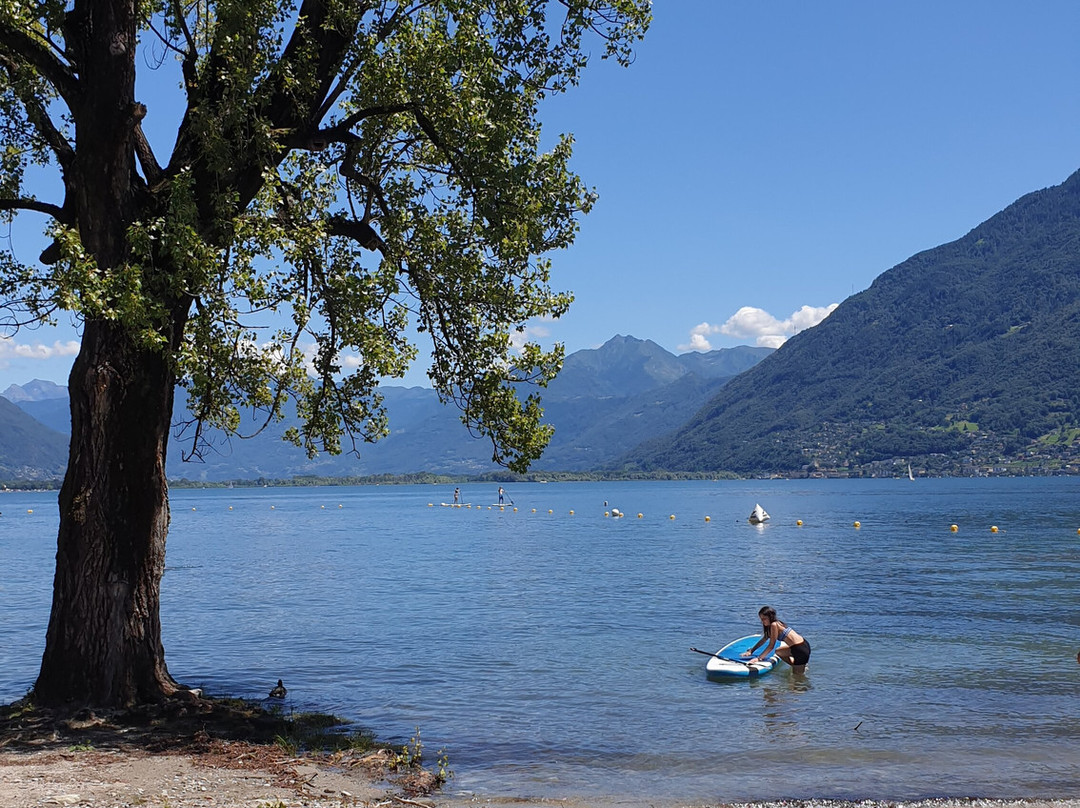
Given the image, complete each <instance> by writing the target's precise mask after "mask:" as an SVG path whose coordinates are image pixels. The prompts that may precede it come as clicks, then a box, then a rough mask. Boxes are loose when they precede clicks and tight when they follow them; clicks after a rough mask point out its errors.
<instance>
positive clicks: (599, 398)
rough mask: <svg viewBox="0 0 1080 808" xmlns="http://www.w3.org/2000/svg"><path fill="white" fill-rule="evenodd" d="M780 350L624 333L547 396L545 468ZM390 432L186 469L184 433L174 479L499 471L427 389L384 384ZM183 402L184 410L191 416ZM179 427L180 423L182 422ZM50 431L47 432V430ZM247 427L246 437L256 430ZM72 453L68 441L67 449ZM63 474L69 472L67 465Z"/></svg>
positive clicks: (592, 450)
mask: <svg viewBox="0 0 1080 808" xmlns="http://www.w3.org/2000/svg"><path fill="white" fill-rule="evenodd" d="M770 353H772V349H770V348H750V347H746V346H742V347H738V348H729V349H722V350H717V351H711V352H709V353H706V354H683V355H681V356H675V355H674V354H671V353H669V352H668V351H666V350H664V349H663V348H661V347H660V346H659V345H657V344H656V343H654V342H651V341H649V340H640V339H635V338H634V337H628V336H617V337H614V338H613V339H611V340H609V341H608V342H607V343H605V344H604V345H603V346H601V347H600V348H597V349H591V350H585V351H578V352H576V353H573V354H570V355H569V356H567V357H566V359H565V362H564V368H563V372H562V373H561V374H560V375H559V377H558V378H557V379H556V380H555V381H553V382H552V383H551V385H549V387H548V388H547V389H546V390H543V391H541V395H542V396H543V399H544V409H545V421H546V422H548V423H552V424H554V426H555V429H556V431H555V436H554V438H553V439H552V441H551V444H550V446H549V447H548V450H547V452H545V454H544V456H543V457H542V458H541V460H540V461H539V462H537V463H536V464H534V466H535V467H536V468H538V469H546V470H553V471H588V470H593V469H597V468H599V467H601V466H603V465H604V464H607V463H610V462H611V461H613V460H614V459H615V458H616V457H618V456H620V455H622V454H624V453H625V452H627V451H629V450H630V449H631V448H632V447H634V446H635V445H637V444H639V443H640V442H641V441H643V440H646V439H648V438H650V437H653V436H655V435H657V434H659V433H661V432H665V431H667V430H668V429H670V427H671V424H675V423H682V422H684V421H685V420H686V419H688V418H689V417H690V416H691V415H692V414H693V413H694V412H696V411H697V410H698V409H699V408H700V407H701V406H702V405H703V404H704V403H705V402H706V401H708V400H709V398H710V397H711V396H712V395H713V394H714V393H715V392H716V391H717V390H719V389H720V387H721V386H722V385H723V384H724V383H725V382H726V381H727V380H728V379H729V378H730V377H731V376H734V375H735V374H737V373H739V372H741V371H743V370H745V369H746V368H749V367H752V366H753V365H754V364H756V363H757V362H759V361H760V360H761V359H762V358H763V357H765V356H768V355H769V354H770ZM53 387H54V388H55V389H50V388H49V387H47V386H39V385H36V383H35V384H34V385H22V386H18V385H13V386H12V387H11V388H8V390H7V391H5V393H4V396H5V397H7V398H9V399H12V398H13V399H17V400H18V401H19V407H21V408H22V409H23V410H25V412H26V413H28V414H30V415H33V416H34V417H35V418H36V419H37V420H38V421H40V422H41V424H42V425H44V426H49V427H52V428H53V429H55V430H58V431H62V432H64V433H65V434H66V433H67V432H68V431H69V430H70V416H69V411H68V403H67V399H66V398H58V397H56V394H57V391H60V392H59V395H60V396H66V392H67V391H66V388H63V387H57V386H55V385H53ZM381 392H382V393H383V395H384V396H385V403H386V407H387V412H388V414H389V419H390V435H388V436H387V437H386V438H384V439H383V440H381V441H379V442H378V443H375V444H363V445H361V446H359V447H358V448H359V450H360V456H359V457H356V456H354V455H352V454H343V455H339V456H337V457H332V456H329V455H319V456H318V457H316V458H313V459H308V458H307V457H306V455H305V454H304V453H303V452H302V451H301V450H300V449H297V448H296V447H294V446H292V445H291V444H289V443H286V442H285V441H283V440H281V439H280V434H281V429H280V428H273V429H268V430H267V432H266V433H265V434H261V435H258V436H257V437H254V438H251V439H240V438H231V439H226V438H225V436H224V435H220V434H219V435H217V436H216V437H215V436H214V435H211V436H210V441H211V443H212V448H211V449H210V451H208V452H206V453H205V454H204V456H203V458H202V460H201V461H194V462H182V455H183V454H184V453H185V452H190V449H191V447H190V444H189V443H188V442H187V441H185V435H184V433H182V432H179V433H176V432H174V434H173V435H172V436H171V437H170V443H169V458H168V464H167V468H168V473H169V476H170V478H174V479H175V478H181V477H182V478H187V479H190V480H202V481H221V480H230V479H259V478H268V479H279V478H289V477H294V476H303V475H316V476H332V477H339V476H350V475H375V474H409V473H414V472H421V471H432V472H440V473H449V474H479V473H483V472H487V471H492V470H496V469H497V468H499V467H497V466H495V465H494V464H493V463H492V462H491V447H490V444H489V443H488V442H487V441H485V440H476V439H474V438H472V437H471V436H470V435H469V434H468V432H467V431H466V430H465V428H464V426H462V424H461V421H460V419H459V417H458V412H457V410H456V409H454V408H452V407H446V406H443V405H442V404H441V403H440V402H439V400H438V397H437V396H436V394H435V392H434V391H433V390H431V389H428V388H421V387H395V386H390V387H383V388H381ZM182 405H183V401H182V398H181V399H178V401H177V406H176V411H177V412H178V413H182V412H184V409H183V406H182ZM178 420H179V419H178ZM44 426H42V428H43V429H44ZM255 426H256V425H255V422H254V421H248V428H247V430H246V431H247V432H249V433H252V432H254V431H255ZM65 449H66V444H65ZM61 468H62V465H61Z"/></svg>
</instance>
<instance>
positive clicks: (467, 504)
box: [439, 502, 472, 508]
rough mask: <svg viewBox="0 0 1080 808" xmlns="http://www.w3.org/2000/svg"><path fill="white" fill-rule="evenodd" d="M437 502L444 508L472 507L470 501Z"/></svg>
mask: <svg viewBox="0 0 1080 808" xmlns="http://www.w3.org/2000/svg"><path fill="white" fill-rule="evenodd" d="M439 504H440V505H441V506H442V507H444V508H471V507H472V503H471V502H440V503H439Z"/></svg>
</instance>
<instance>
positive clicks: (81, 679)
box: [35, 322, 177, 706]
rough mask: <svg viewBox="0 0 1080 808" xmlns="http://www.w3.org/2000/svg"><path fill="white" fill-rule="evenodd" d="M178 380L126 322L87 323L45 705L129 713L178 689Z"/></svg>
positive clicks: (42, 691)
mask: <svg viewBox="0 0 1080 808" xmlns="http://www.w3.org/2000/svg"><path fill="white" fill-rule="evenodd" d="M174 382H175V378H174V374H173V372H172V370H171V369H170V367H169V365H168V361H167V359H166V358H165V356H164V355H163V354H162V353H158V352H154V351H153V350H151V349H147V348H140V347H137V346H135V345H133V344H132V343H131V341H130V340H128V339H127V338H126V336H125V335H124V333H123V331H122V330H121V329H120V328H119V327H117V326H116V325H115V324H110V323H101V322H89V323H87V324H86V327H85V330H84V334H83V339H82V350H81V351H80V352H79V356H78V358H77V359H76V361H75V364H74V365H73V367H72V370H71V376H70V378H69V391H70V396H71V449H70V458H69V461H68V468H67V474H66V476H65V477H64V484H63V487H62V488H61V491H60V531H59V539H58V549H57V554H56V578H55V581H54V583H53V605H52V614H51V616H50V618H49V629H48V635H47V638H46V646H45V654H44V656H43V658H42V662H41V673H40V674H39V676H38V680H37V684H36V685H35V696H36V697H37V699H38V701H39V702H40V703H42V704H51V705H64V704H67V705H83V704H93V705H97V706H125V705H130V704H133V703H138V702H146V701H159V700H161V699H162V698H163V697H165V696H167V695H169V694H171V693H173V692H175V691H176V689H177V684H176V682H175V681H173V679H172V677H170V676H169V672H168V670H167V669H166V667H165V651H164V648H163V646H162V643H161V620H160V610H159V605H160V594H161V576H162V573H163V572H164V569H165V537H166V533H167V532H168V525H169V503H168V485H167V480H166V476H165V450H166V447H167V443H168V437H169V426H170V423H171V420H172V402H173V389H174Z"/></svg>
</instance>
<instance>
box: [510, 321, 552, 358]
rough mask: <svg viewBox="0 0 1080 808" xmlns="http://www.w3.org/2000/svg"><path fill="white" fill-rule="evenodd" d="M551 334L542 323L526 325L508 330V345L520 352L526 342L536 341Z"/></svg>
mask: <svg viewBox="0 0 1080 808" xmlns="http://www.w3.org/2000/svg"><path fill="white" fill-rule="evenodd" d="M550 336H551V329H550V328H548V327H547V326H543V325H528V326H525V328H524V329H522V330H521V331H511V332H510V347H511V348H512V349H513V350H514V351H517V352H519V353H520V351H521V349H522V348H524V347H525V344H526V343H528V342H537V341H539V340H541V339H545V338H547V337H550Z"/></svg>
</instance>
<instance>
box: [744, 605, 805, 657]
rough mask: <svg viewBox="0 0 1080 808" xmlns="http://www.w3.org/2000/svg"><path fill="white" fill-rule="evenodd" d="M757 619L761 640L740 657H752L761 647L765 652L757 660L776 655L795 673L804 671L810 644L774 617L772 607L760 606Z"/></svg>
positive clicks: (774, 613)
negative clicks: (759, 621)
mask: <svg viewBox="0 0 1080 808" xmlns="http://www.w3.org/2000/svg"><path fill="white" fill-rule="evenodd" d="M758 617H759V618H760V619H761V639H760V640H758V641H757V642H756V643H754V647H753V648H751V649H750V650H749V651H743V652H742V656H744V657H752V656H753V655H754V652H755V651H757V649H758V648H760V647H761V646H762V645H765V644H766V643H768V645H767V646H766V648H765V650H764V651H762V652H761V654H759V655H758V659H759V660H763V659H768V658H769V657H770V656H771V655H772V654H776V655H777V656H778V657H780V658H781V659H782V660H784V662H786V663H787V664H789V665H790V666H791V670H792V671H794V672H795V673H802V672H803V671H805V670H806V663H807V662H809V661H810V643H808V642H807V641H806V638H805V637H803V635H802V634H800V633H799V632H797V631H796V630H795V629H793V628H791V627H790V626H787V625H785V624H784V622H783V621H782V620H778V619H777V617H776V609H774V608H772V606H762V607H761V608H760V609H758Z"/></svg>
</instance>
